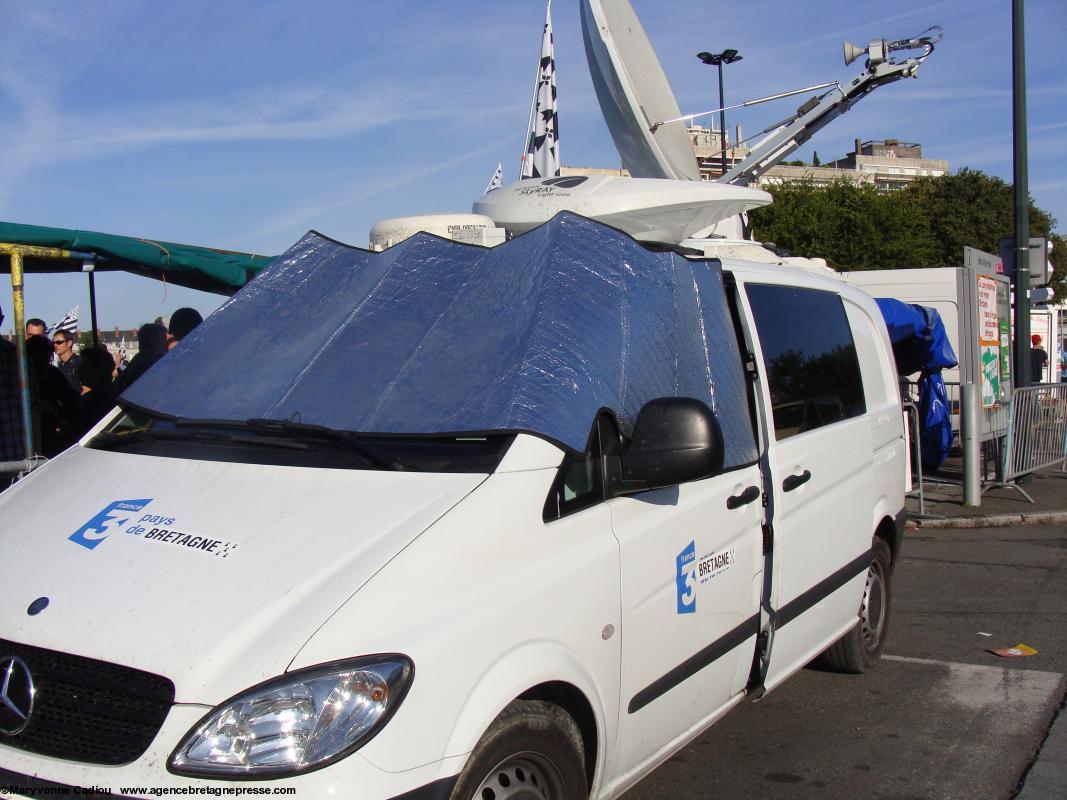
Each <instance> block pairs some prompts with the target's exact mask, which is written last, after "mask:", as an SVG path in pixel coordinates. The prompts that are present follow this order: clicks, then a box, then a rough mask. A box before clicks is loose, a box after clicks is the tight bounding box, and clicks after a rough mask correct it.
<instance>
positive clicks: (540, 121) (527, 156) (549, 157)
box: [521, 0, 559, 178]
mask: <svg viewBox="0 0 1067 800" xmlns="http://www.w3.org/2000/svg"><path fill="white" fill-rule="evenodd" d="M556 175H559V121H558V119H557V115H556V56H555V48H554V46H553V41H552V0H548V11H547V12H546V13H545V32H544V34H543V36H542V37H541V62H540V65H539V66H538V69H537V83H536V84H535V88H534V98H533V109H532V111H531V120H530V126H529V131H528V133H527V137H526V152H525V153H524V154H523V157H522V176H521V177H523V178H551V177H553V176H556Z"/></svg>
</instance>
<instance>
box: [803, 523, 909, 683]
mask: <svg viewBox="0 0 1067 800" xmlns="http://www.w3.org/2000/svg"><path fill="white" fill-rule="evenodd" d="M872 550H873V551H874V560H873V561H871V566H870V567H869V568H868V570H867V583H866V585H865V586H864V587H863V600H862V601H861V602H860V618H859V621H858V622H857V623H856V627H854V628H853V629H852V630H850V631H849V632H848V633H846V634H845V635H844V636H842V637H841V638H840V639H839V640H838V641H836V642H835V643H834V644H832V645H830V648H829V649H828V650H827V651H826V652H825V653H823V655H822V659H821V661H822V664H823V666H825V667H827V668H828V669H831V670H833V671H834V672H845V673H850V674H853V675H858V674H860V673H863V672H867V671H869V670H872V669H874V667H875V665H876V664H878V661H879V660H880V659H881V657H882V648H883V647H884V646H885V637H886V633H887V632H888V629H889V607H890V603H889V600H890V596H891V593H890V583H889V579H890V575H891V574H892V564H893V554H892V552H891V551H890V549H889V545H888V544H886V543H885V542H884V541H883V540H882V539H875V540H874V545H873V547H872Z"/></svg>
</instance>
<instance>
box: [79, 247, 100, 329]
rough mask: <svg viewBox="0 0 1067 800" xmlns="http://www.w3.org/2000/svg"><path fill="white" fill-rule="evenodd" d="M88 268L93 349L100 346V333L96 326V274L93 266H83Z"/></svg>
mask: <svg viewBox="0 0 1067 800" xmlns="http://www.w3.org/2000/svg"><path fill="white" fill-rule="evenodd" d="M86 268H88V270H89V319H90V320H91V322H92V326H93V347H99V346H100V332H99V331H98V330H97V324H96V273H95V272H93V265H92V264H91V263H89V264H82V269H86Z"/></svg>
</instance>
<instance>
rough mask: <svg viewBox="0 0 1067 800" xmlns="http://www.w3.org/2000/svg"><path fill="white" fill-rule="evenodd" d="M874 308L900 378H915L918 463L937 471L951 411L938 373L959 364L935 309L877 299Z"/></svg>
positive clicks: (946, 447)
mask: <svg viewBox="0 0 1067 800" xmlns="http://www.w3.org/2000/svg"><path fill="white" fill-rule="evenodd" d="M875 302H877V303H878V308H879V309H881V311H882V316H883V317H884V318H885V323H886V327H887V328H888V329H889V340H890V341H891V342H892V343H893V356H894V357H895V358H896V362H897V372H898V373H899V374H900V375H911V374H913V373H915V372H918V373H920V375H919V425H920V431H921V438H920V442H921V445H922V463H923V466H924V467H926V468H927V469H937V468H938V467H940V466H941V464H942V463H943V462H944V460H945V459H946V458H947V457H948V451H949V448H950V447H951V446H952V410H951V409H950V408H949V404H948V394H947V392H946V391H945V381H944V379H943V378H942V377H941V370H942V369H948V368H950V367H955V366H956V365H957V364H958V363H959V361H958V360H957V359H956V353H955V351H954V350H953V349H952V344H951V343H950V342H949V340H948V333H947V331H946V330H945V324H944V323H943V322H942V321H941V315H940V314H938V313H937V310H936V309H933V308H929V307H927V306H920V305H915V304H913V303H904V302H901V301H900V300H893V299H889V298H878V299H877V300H876V301H875Z"/></svg>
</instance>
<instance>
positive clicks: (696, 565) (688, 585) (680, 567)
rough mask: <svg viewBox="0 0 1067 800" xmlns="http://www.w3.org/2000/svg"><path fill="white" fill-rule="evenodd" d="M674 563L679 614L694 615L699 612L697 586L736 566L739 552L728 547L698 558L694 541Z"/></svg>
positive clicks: (676, 557)
mask: <svg viewBox="0 0 1067 800" xmlns="http://www.w3.org/2000/svg"><path fill="white" fill-rule="evenodd" d="M674 563H675V578H674V580H675V586H676V588H677V593H678V613H679V614H692V613H694V612H695V611H696V610H697V595H696V590H697V585H698V584H704V583H707V582H708V581H710V580H712V579H713V578H717V577H718V576H719V575H722V574H723V573H724V572H726V571H727V570H729V569H730V568H731V567H732V566H733V565H734V564H736V563H737V550H736V549H735V548H733V547H728V548H726V549H725V550H719V551H718V552H714V553H705V554H704V555H702V556H700V558H697V550H696V542H695V541H692V542H690V543H689V544H687V545H686V546H685V548H684V549H683V550H682V552H680V553H679V554H678V555H677V556H675V559H674Z"/></svg>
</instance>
